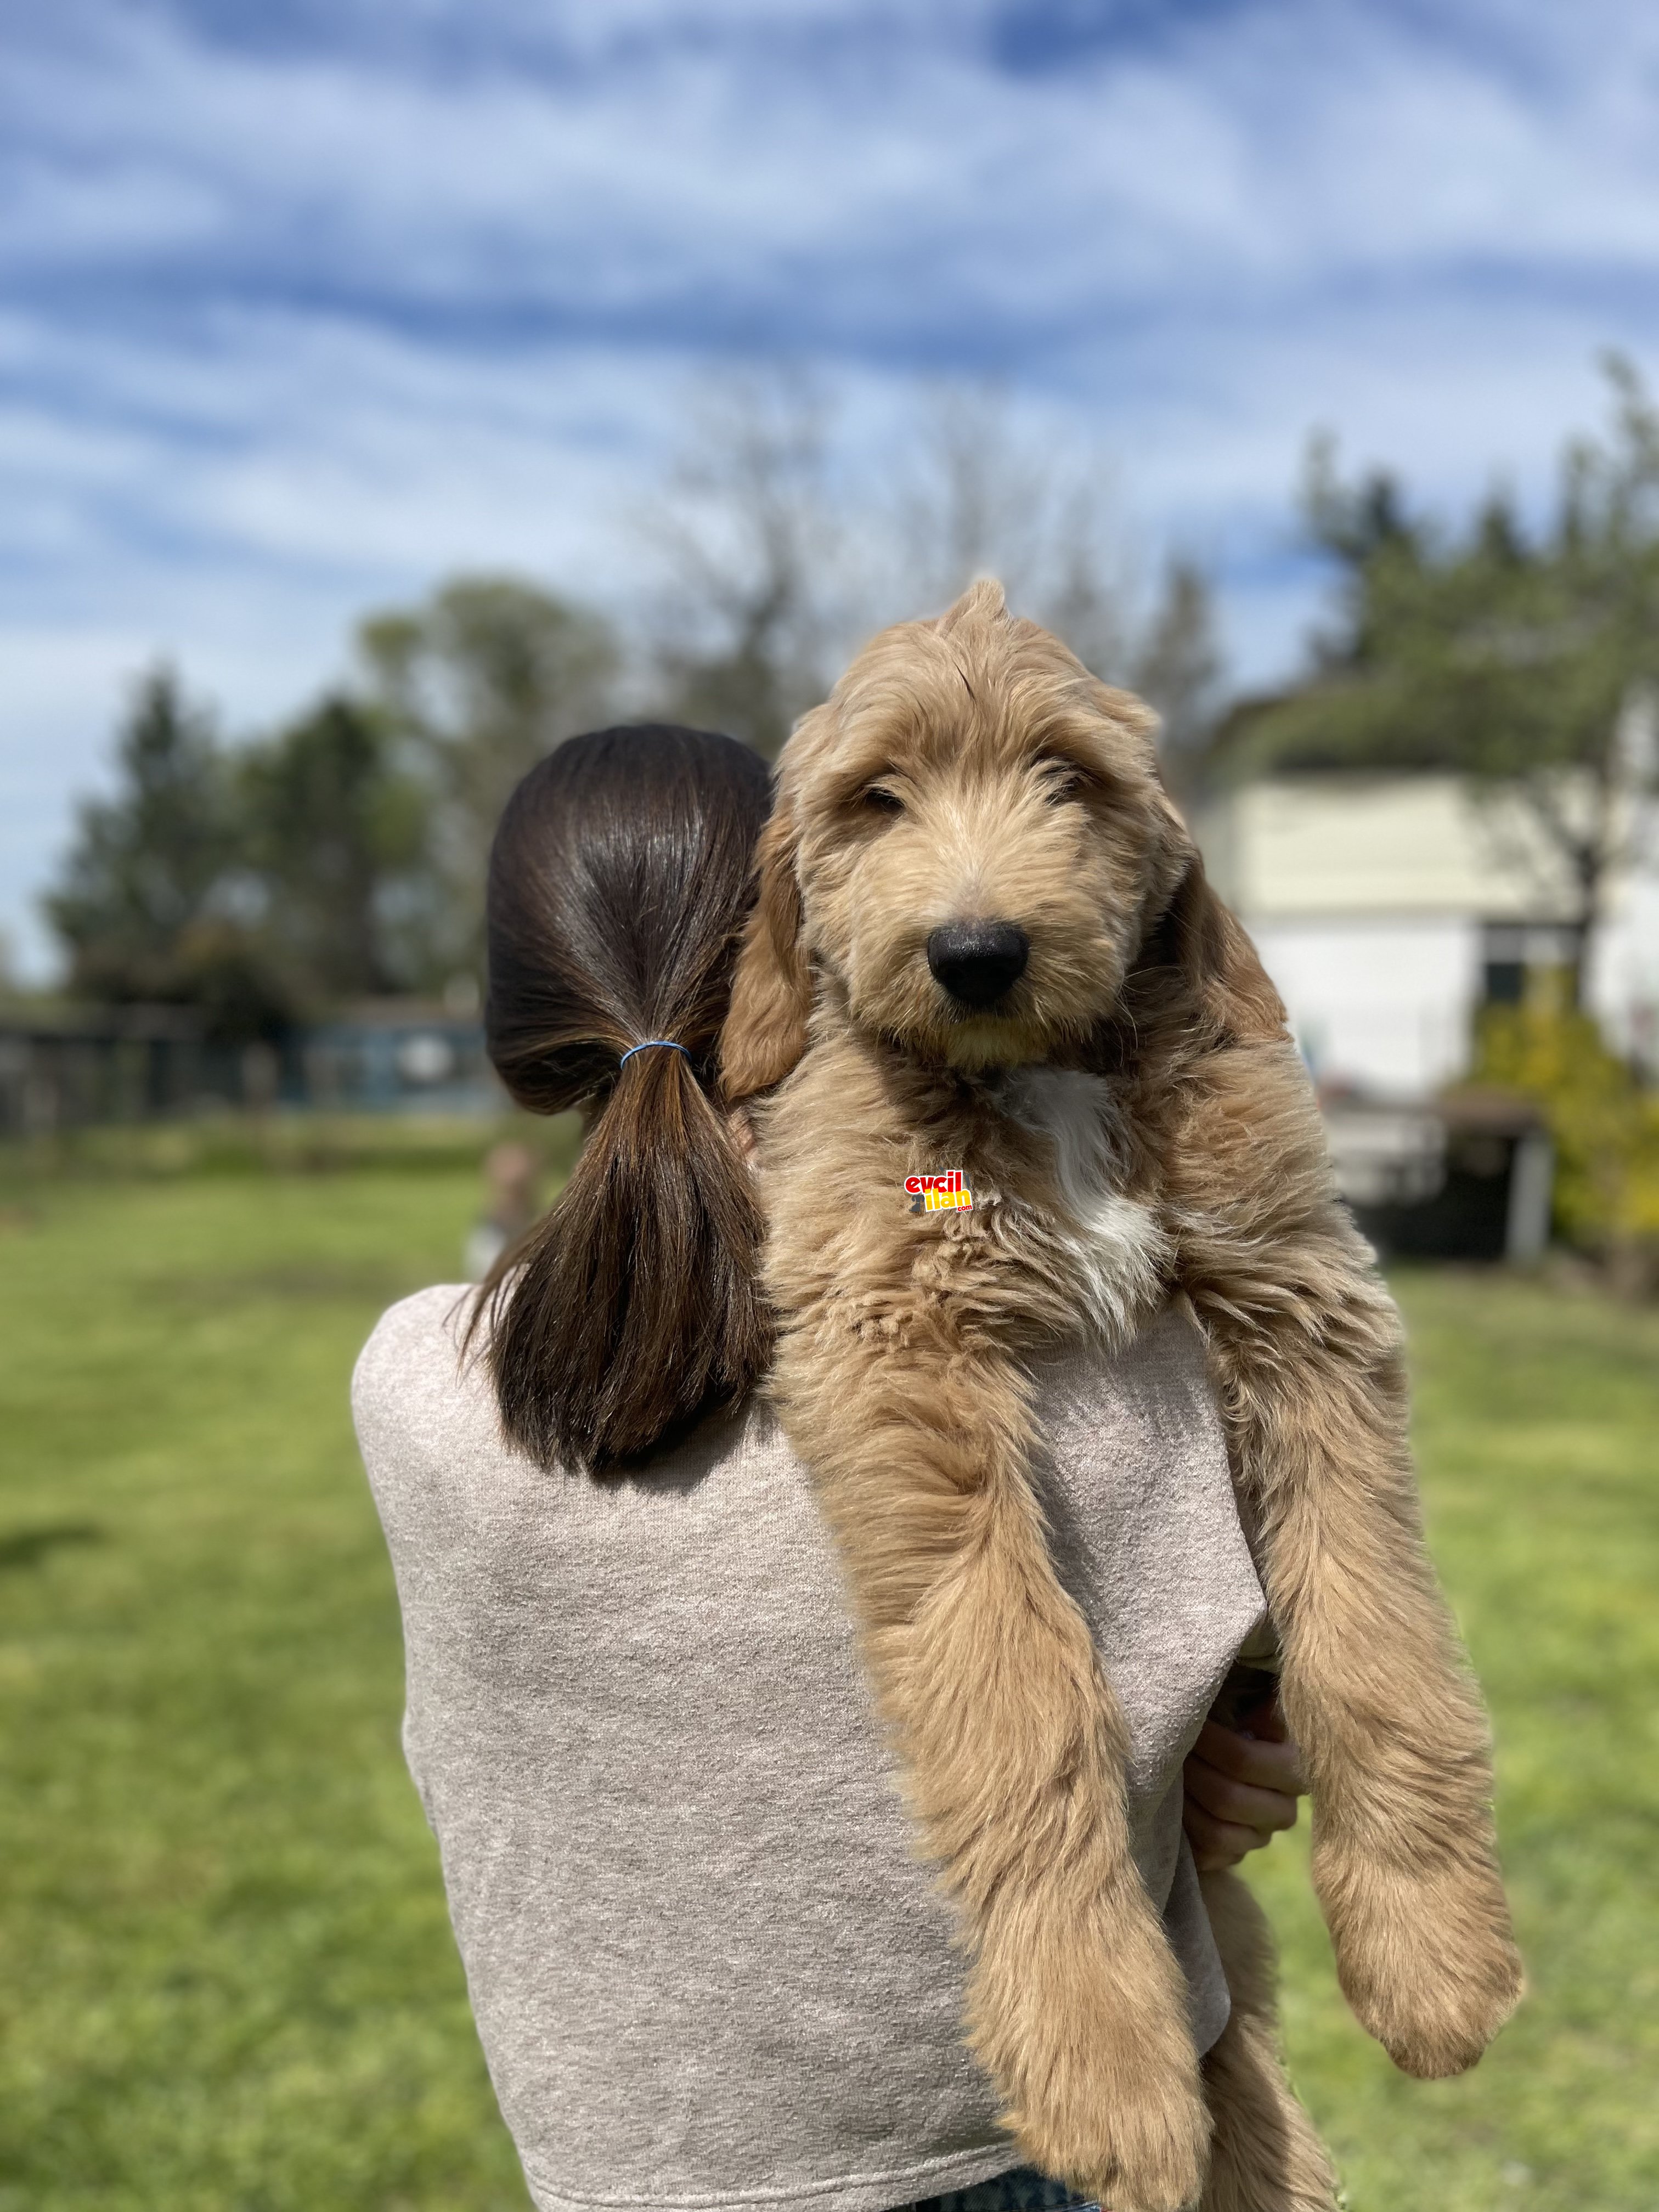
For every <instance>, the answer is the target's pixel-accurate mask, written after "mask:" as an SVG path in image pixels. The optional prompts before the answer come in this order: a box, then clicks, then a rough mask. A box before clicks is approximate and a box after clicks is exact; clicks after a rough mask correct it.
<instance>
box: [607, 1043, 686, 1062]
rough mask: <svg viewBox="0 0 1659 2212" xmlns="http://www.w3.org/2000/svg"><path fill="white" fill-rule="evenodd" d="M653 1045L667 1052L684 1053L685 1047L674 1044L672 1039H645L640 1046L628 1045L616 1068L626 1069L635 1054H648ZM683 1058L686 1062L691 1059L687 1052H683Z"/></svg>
mask: <svg viewBox="0 0 1659 2212" xmlns="http://www.w3.org/2000/svg"><path fill="white" fill-rule="evenodd" d="M653 1045H661V1046H662V1047H663V1048H664V1050H665V1051H667V1052H685V1047H684V1045H683V1044H676V1043H675V1042H674V1040H673V1038H672V1037H647V1038H646V1040H645V1042H643V1043H642V1044H630V1045H629V1048H628V1049H627V1051H626V1052H625V1053H624V1054H623V1056H622V1058H621V1059H620V1060H618V1061H617V1066H618V1067H626V1066H627V1065H628V1063H629V1060H632V1059H633V1057H634V1055H635V1053H636V1052H649V1051H650V1050H651V1049H652V1048H653ZM685 1056H686V1058H687V1059H688V1060H690V1057H691V1055H690V1053H689V1052H685Z"/></svg>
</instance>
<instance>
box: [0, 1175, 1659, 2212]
mask: <svg viewBox="0 0 1659 2212" xmlns="http://www.w3.org/2000/svg"><path fill="white" fill-rule="evenodd" d="M476 1196H477V1182H476V1178H475V1176H473V1175H472V1174H471V1173H470V1172H467V1171H465V1170H461V1169H459V1168H457V1167H455V1166H453V1165H451V1166H439V1167H426V1168H422V1167H420V1166H419V1165H418V1164H412V1163H410V1162H407V1161H406V1162H404V1164H401V1165H399V1164H395V1163H393V1164H381V1165H380V1166H367V1167H365V1166H360V1167H356V1168H354V1169H351V1170H341V1171H338V1172H334V1173H309V1174H307V1173H298V1172H295V1173H285V1174H272V1175H259V1174H255V1173H250V1172H235V1173H233V1172H223V1173H220V1174H217V1175H210V1174H202V1173H195V1174H187V1175H174V1176H150V1177H149V1178H148V1179H143V1178H135V1177H132V1176H105V1177H103V1178H102V1179H97V1180H94V1179H88V1178H82V1179H74V1178H64V1179H53V1180H49V1181H44V1182H40V1183H39V1184H38V1185H37V1186H36V1187H35V1188H33V1189H31V1190H30V1191H28V1192H27V1194H23V1195H16V1194H14V1196H13V1197H12V1199H11V1200H9V1202H8V1203H6V1204H4V1205H3V1206H0V1326H3V1334H0V1346H3V1352H0V1401H3V1402H0V1423H3V1425H0V1435H3V1437H4V1439H5V1445H4V1462H3V1474H0V1732H3V1739H4V1741H3V1748H0V1769H3V1773H4V1778H5V1783H4V1789H3V1794H0V1868H3V1869H4V1872H3V1887H0V2212H25V2208H27V2212H70V2208H75V2212H91V2208H94V2207H95V2208H98V2212H124V2209H125V2208H137V2207H144V2208H147V2212H149V2208H155V2212H162V2208H165V2212H290V2208H291V2212H334V2208H364V2212H369V2208H374V2212H393V2208H414V2207H422V2208H433V2212H436V2208H440V2207H441V2208H445V2212H483V2209H484V2208H508V2207H512V2208H520V2212H521V2208H523V2207H524V2205H525V2203H526V2198H525V2195H524V2191H523V2186H522V2184H521V2182H520V2179H519V2177H518V2172H517V2167H516V2163H515V2161H514V2160H513V2154H512V2150H511V2147H510V2145H509V2144H508V2142H507V2139H506V2137H505V2136H504V2134H503V2132H502V2130H501V2124H500V2122H499V2120H498V2119H497V2118H496V2117H495V2109H494V2106H493V2103H492V2100H491V2098H490V2094H489V2084H488V2081H487V2080H486V2078H485V2075H484V2071H483V2065H482V2063H481V2062H480V2060H479V2057H478V2054H477V2046H476V2044H475V2042H474V2040H473V2037H472V2033H471V2026H470V2023H469V2021H468V2016H467V2011H466V2002H465V1991H464V1990H463V1987H462V1983H461V1978H460V1972H459V1967H458V1966H457V1964H456V1961H455V1958H454V1954H453V1947H452V1945H451V1942H450V1938H449V1933H448V1927H447V1921H446V1918H445V1914H444V1906H443V1898H442V1893H441V1887H440V1885H439V1881H438V1873H437V1865H436V1860H435V1852H434V1849H433V1846H432V1844H431V1840H430V1838H429V1837H428V1833H427V1831H426V1829H425V1826H424V1825H423V1823H422V1819H421V1815H420V1813H419V1810H418V1808H417V1806H416V1800H415V1796H414V1793H413V1791H412V1790H410V1786H409V1784H408V1783H407V1781H406V1779H405V1778H404V1771H403V1767H402V1764H401V1760H400V1757H399V1753H398V1742H397V1723H398V1707H399V1692H400V1668H399V1653H398V1631H397V1619H396V1613H395V1607H394V1604H393V1599H392V1586H391V1579H390V1576H389V1574H388V1572H387V1570H386V1563H385V1560H384V1558H383V1555H382V1553H381V1548H380V1538H379V1534H378V1531H377V1528H376V1526H375V1522H374V1515H373V1512H372V1510H371V1509H370V1506H369V1503H368V1494H367V1492H366V1490H365V1488H364V1486H363V1482H362V1475H361V1472H360V1470H359V1468H358V1466H357V1463H356V1453H355V1449H354V1447H353V1444H352V1440H351V1432H350V1427H349V1419H348V1417H347V1411H346V1402H345V1386H346V1376H347V1374H348V1371H349V1366H350V1364H351V1360H352V1358H353V1355H354V1353H355V1352H356V1347H357V1346H358V1345H359V1343H360V1342H361V1341H362V1338H363V1336H364V1335H365V1334H366V1333H367V1331H368V1328H369V1326H370V1324H371V1323H372V1322H373V1320H374V1316H375V1314H376V1313H377V1312H378V1311H379V1310H380V1307H381V1306H382V1305H384V1304H386V1302H387V1301H388V1300H390V1299H391V1298H393V1297H397V1296H398V1295H399V1294H400V1293H401V1292H402V1291H404V1290H406V1289H410V1288H412V1287H414V1286H415V1285H418V1284H421V1283H424V1282H430V1281H433V1280H436V1279H442V1278H446V1277H448V1276H451V1275H453V1273H454V1267H455V1255H456V1253H457V1251H458V1249H459V1240H460V1237H461V1236H462V1233H463V1231H464V1229H465V1225H466V1223H467V1221H468V1218H469V1217H470V1214H471V1210H472V1208H473V1206H474V1203H475V1200H476ZM1400 1288H1401V1293H1402V1296H1403V1297H1404V1299H1405V1303H1406V1305H1407V1312H1408V1315H1409V1317H1410V1321H1411V1324H1412V1330H1413V1340H1414V1343H1415V1346H1416V1355H1417V1361H1418V1368H1419V1390H1420V1395H1419V1436H1420V1442H1421V1447H1422V1453H1423V1459H1424V1468H1425V1486H1426V1489H1427V1493H1428V1498H1429V1505H1430V1516H1431V1532H1432V1536H1433V1541H1434V1544H1435V1548H1436V1551H1437V1555H1438V1557H1439V1559H1440V1561H1441V1564H1442V1566H1443V1571H1444V1573H1445V1576H1446V1578H1447V1581H1448V1583H1449V1586H1450V1588H1451V1589H1452V1592H1453V1594H1454V1596H1455V1601H1456V1603H1457V1607H1458V1610H1459V1613H1460V1614H1461V1616H1462V1621H1463V1624H1464V1626H1465V1629H1466V1631H1467V1632H1468V1637H1469V1639H1470V1641H1471V1644H1472V1645H1473V1647H1474V1653H1475V1656H1476V1659H1477V1661H1478V1663H1479V1665H1480V1669H1481V1672H1482V1674H1483V1676H1484V1677H1485V1680H1486V1685H1487V1687H1488V1690H1489V1692H1490V1694H1491V1697H1492V1703H1493V1705H1494V1708H1495V1710H1496V1712H1497V1717H1498V1738H1499V1754H1500V1755H1499V1771H1500V1781H1501V1790H1502V1806H1501V1813H1502V1825H1503V1832H1504V1844H1505V1850H1506V1855H1507V1858H1508V1863H1509V1866H1510V1875H1511V1881H1512V1888H1513V1893H1514V1897H1515V1902H1516V1911H1517V1915H1518V1917H1519V1920H1520V1924H1521V1932H1522V1942H1523V1945H1524V1948H1525V1949H1526V1952H1527V1955H1528V1963H1529V1966H1530V1970H1531V1975H1532V1983H1533V1993H1532V1996H1531V1997H1530V1998H1529V2000H1528V2004H1527V2006H1526V2007H1525V2008H1524V2009H1523V2011H1522V2015H1520V2017H1519V2019H1518V2020H1517V2021H1516V2023H1515V2025H1514V2026H1513V2027H1511V2028H1510V2030H1509V2032H1508V2033H1506V2034H1505V2036H1504V2039H1503V2040H1502V2042H1501V2043H1500V2044H1499V2045H1498V2047H1497V2049H1496V2050H1495V2051H1493V2052H1492V2054H1491V2055H1490V2056H1489V2057H1488V2058H1487V2059H1486V2061H1485V2063H1483V2064H1482V2065H1481V2066H1480V2069H1478V2070H1477V2071H1476V2073H1475V2074H1474V2075H1472V2076H1470V2077H1469V2078H1468V2079H1467V2080H1465V2081H1459V2082H1451V2083H1444V2084H1437V2085H1433V2086H1424V2085H1420V2084H1418V2083H1414V2082H1408V2081H1404V2080H1403V2079H1402V2078H1401V2077H1400V2076H1399V2075H1395V2073H1394V2071H1393V2069H1391V2068H1390V2067H1389V2063H1388V2062H1387V2060H1386V2059H1384V2058H1383V2057H1382V2055H1381V2054H1380V2053H1379V2052H1378V2051H1376V2049H1375V2048H1374V2047H1373V2046H1371V2045H1369V2044H1368V2043H1367V2042H1366V2040H1365V2039H1364V2037H1363V2036H1362V2035H1361V2034H1360V2033H1359V2032H1358V2029H1357V2028H1356V2027H1354V2026H1353V2025H1352V2021H1350V2020H1349V2019H1348V2017H1347V2015H1346V2013H1345V2011H1344V2009H1343V2008H1342V2005H1341V2002H1340V1997H1339V1996H1337V1994H1336V1990H1335V1987H1334V1981H1333V1978H1332V1975H1331V1970H1330V1964H1329V1959H1328V1952H1327V1950H1326V1947H1325V1943H1324V1939H1323V1936H1322V1933H1321V1931H1320V1929H1319V1923H1318V1920H1317V1917H1316V1914H1315V1913H1314V1912H1313V1911H1312V1908H1311V1906H1310V1902H1309V1899H1308V1895H1307V1890H1306V1884H1305V1879H1304V1870H1303V1862H1302V1858H1301V1854H1300V1850H1299V1848H1298V1846H1297V1844H1290V1845H1288V1846H1286V1845H1285V1844H1279V1845H1276V1846H1275V1848H1274V1850H1273V1853H1272V1854H1271V1855H1270V1857H1269V1860H1268V1862H1267V1863H1265V1864H1264V1865H1262V1867H1261V1875H1260V1880H1261V1887H1262V1889H1263V1892H1264V1893H1265V1894H1266V1895H1267V1899H1268V1901H1269V1903H1270V1905H1271V1907H1272V1910H1273V1915H1274V1917H1275V1920H1276V1921H1277V1923H1278V1924H1279V1929H1280V1930H1281V1933H1282V1936H1283V1939H1284V1942H1285V1960H1286V1981H1287V2000H1286V2005H1287V2015H1288V2020H1289V2027H1290V2040H1291V2055H1292V2060H1293V2064H1294V2067H1295V2070H1296V2073H1297V2079H1298V2081H1299V2082H1300V2084H1301V2086H1302V2088H1303V2090H1304V2094H1305V2095H1306V2096H1307V2097H1308V2099H1309V2100H1310V2103H1311V2104H1312V2106H1313V2107H1314V2109H1315V2111H1316V2113H1317V2114H1318V2117H1319V2118H1320V2120H1321V2122H1322V2124H1323V2125H1324V2127H1325V2129H1326V2130H1327V2131H1328V2135H1329V2136H1330V2138H1331V2140H1332V2142H1333V2143H1334V2146H1335V2148H1336V2149H1337V2151H1338V2154H1339V2156H1340V2160H1341V2163H1342V2166H1343V2169H1344V2172H1345V2174H1346V2180H1347V2184H1348V2189H1349V2193H1350V2198H1351V2202H1352V2205H1353V2207H1354V2208H1355V2212H1418V2208H1426V2207H1429V2206H1431V2205H1432V2206H1433V2207H1434V2208H1435V2212H1486V2208H1503V2212H1510V2208H1514V2212H1528V2208H1534V2207H1537V2208H1551V2212H1638V2208H1639V2212H1651V2208H1652V2207H1653V2206H1654V2205H1655V2204H1656V2203H1659V2095H1656V2093H1655V2083H1656V2081H1659V1942H1656V1929H1659V1899H1656V1881H1655V1870H1656V1866H1659V1755H1656V1754H1659V1619H1656V1611H1655V1607H1654V1604H1653V1591H1654V1588H1655V1583H1656V1569H1659V1313H1656V1312H1655V1311H1652V1310H1649V1311H1645V1312H1638V1311H1635V1310H1629V1309H1626V1308H1620V1307H1617V1306H1614V1305H1613V1304H1607V1303H1606V1302H1604V1301H1602V1300H1601V1299H1600V1298H1598V1297H1592V1296H1589V1295H1581V1296H1572V1295H1568V1294H1565V1293H1562V1292H1559V1291H1547V1290H1546V1289H1544V1288H1542V1287H1541V1286H1538V1285H1529V1284H1524V1283H1510V1282H1505V1281H1501V1280H1498V1279H1492V1278H1483V1277H1477V1276H1473V1275H1467V1276H1459V1275H1450V1274H1448V1275H1440V1276H1431V1275H1426V1274H1420V1275H1413V1276H1411V1277H1408V1278H1405V1279H1402V1280H1401V1285H1400Z"/></svg>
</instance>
